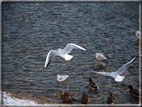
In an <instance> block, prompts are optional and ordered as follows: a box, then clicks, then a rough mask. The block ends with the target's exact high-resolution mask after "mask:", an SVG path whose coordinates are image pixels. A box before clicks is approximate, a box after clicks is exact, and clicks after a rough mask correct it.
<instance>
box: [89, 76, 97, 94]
mask: <svg viewBox="0 0 142 107" xmlns="http://www.w3.org/2000/svg"><path fill="white" fill-rule="evenodd" d="M89 82H90V83H89V89H90V90H91V91H95V92H99V86H98V85H97V84H96V83H94V82H92V79H91V78H89Z"/></svg>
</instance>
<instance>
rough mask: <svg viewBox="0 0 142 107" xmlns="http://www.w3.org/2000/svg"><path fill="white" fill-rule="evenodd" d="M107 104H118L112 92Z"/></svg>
mask: <svg viewBox="0 0 142 107" xmlns="http://www.w3.org/2000/svg"><path fill="white" fill-rule="evenodd" d="M107 103H108V104H116V98H115V97H114V96H113V95H112V93H111V92H110V96H109V97H108V99H107Z"/></svg>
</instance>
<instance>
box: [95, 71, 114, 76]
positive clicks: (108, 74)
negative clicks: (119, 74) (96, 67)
mask: <svg viewBox="0 0 142 107" xmlns="http://www.w3.org/2000/svg"><path fill="white" fill-rule="evenodd" d="M95 73H98V74H101V75H105V76H116V74H115V72H110V73H109V72H95Z"/></svg>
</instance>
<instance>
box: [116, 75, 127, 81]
mask: <svg viewBox="0 0 142 107" xmlns="http://www.w3.org/2000/svg"><path fill="white" fill-rule="evenodd" d="M124 78H125V76H120V75H118V76H116V77H115V81H117V82H121V81H123V79H124Z"/></svg>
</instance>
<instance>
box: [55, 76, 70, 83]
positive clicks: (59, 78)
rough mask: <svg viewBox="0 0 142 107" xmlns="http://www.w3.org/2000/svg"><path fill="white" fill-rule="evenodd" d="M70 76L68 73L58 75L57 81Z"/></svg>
mask: <svg viewBox="0 0 142 107" xmlns="http://www.w3.org/2000/svg"><path fill="white" fill-rule="evenodd" d="M67 78H68V75H57V81H59V82H61V81H64V80H65V79H67Z"/></svg>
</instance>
